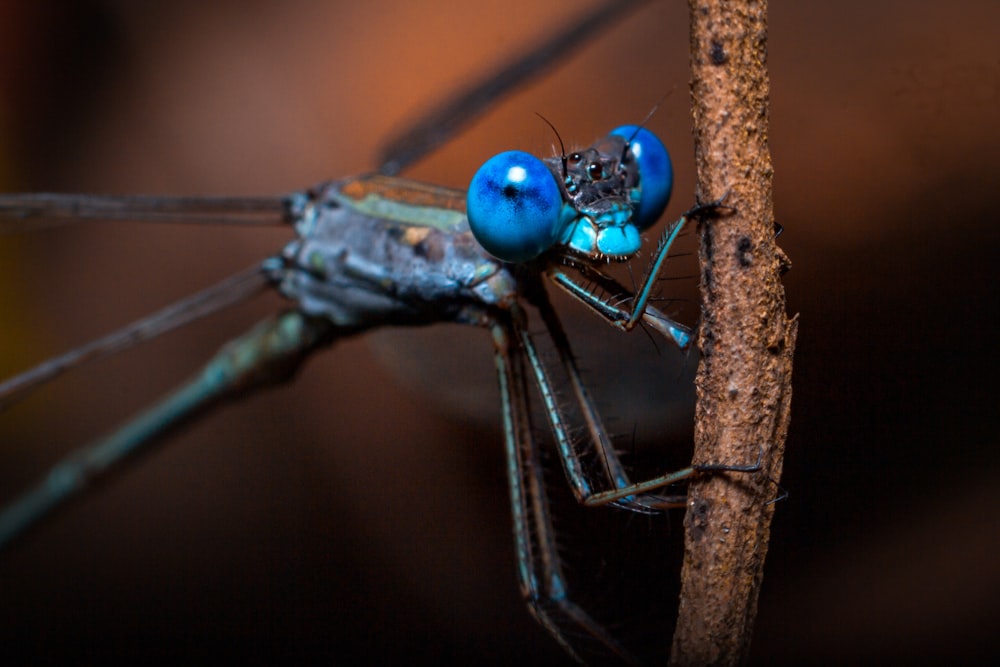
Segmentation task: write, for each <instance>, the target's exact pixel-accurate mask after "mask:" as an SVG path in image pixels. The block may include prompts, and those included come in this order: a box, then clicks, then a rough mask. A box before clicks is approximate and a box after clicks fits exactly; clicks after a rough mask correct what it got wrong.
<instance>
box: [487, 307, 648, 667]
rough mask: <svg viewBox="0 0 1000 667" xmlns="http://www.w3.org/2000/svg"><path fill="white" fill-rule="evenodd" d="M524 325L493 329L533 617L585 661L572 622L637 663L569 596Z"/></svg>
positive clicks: (521, 565)
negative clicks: (532, 400) (534, 428)
mask: <svg viewBox="0 0 1000 667" xmlns="http://www.w3.org/2000/svg"><path fill="white" fill-rule="evenodd" d="M522 328H523V327H522V326H520V325H518V324H515V323H513V322H511V321H510V320H506V319H505V320H503V321H499V320H498V321H495V322H494V323H493V325H492V327H491V332H492V335H493V344H494V349H495V355H494V358H495V361H496V368H497V378H498V380H499V384H500V397H501V403H502V408H503V423H504V445H505V450H506V456H507V477H508V482H509V486H510V500H511V513H512V515H513V519H514V544H515V551H516V555H517V566H518V580H519V582H520V588H521V594H522V595H523V596H524V599H525V601H526V602H527V604H528V608H529V609H530V611H531V613H532V615H534V616H535V618H536V619H538V621H539V623H541V625H542V626H543V627H545V628H546V629H547V630H548V631H549V632H550V633H551V634H552V636H553V637H555V639H556V640H557V641H558V642H559V643H560V644H561V645H562V646H563V648H565V649H566V651H567V652H568V653H569V654H570V655H571V656H573V657H574V658H575V659H576V660H578V661H581V662H582V660H581V658H580V655H579V654H578V652H577V650H576V649H575V648H574V646H573V645H572V643H571V641H570V637H569V636H568V635H567V633H566V632H564V631H563V629H562V628H564V627H567V626H569V627H572V628H575V630H576V631H577V632H583V633H584V635H585V636H587V637H589V638H590V639H591V640H594V641H596V642H599V643H600V644H602V645H603V646H605V647H607V648H608V649H609V650H611V651H612V652H613V653H614V654H615V655H616V656H618V657H619V658H620V659H622V660H625V661H626V662H632V663H634V662H635V660H634V658H633V657H632V656H631V655H630V654H629V653H628V652H627V651H626V650H625V649H624V648H622V646H621V645H620V644H619V643H618V642H617V641H616V640H615V639H614V638H613V637H612V636H611V634H610V633H609V632H608V631H607V630H605V629H604V628H603V627H602V626H601V625H600V624H599V623H597V621H595V620H594V619H593V618H591V616H590V615H589V614H587V613H586V612H585V611H584V610H583V609H581V608H580V607H579V606H578V605H576V604H575V603H574V602H573V601H572V600H571V599H570V598H569V593H568V591H567V587H566V583H565V578H564V576H563V572H562V567H561V565H560V558H559V553H558V548H557V545H556V539H555V534H554V531H553V528H552V518H551V515H550V512H549V507H548V500H547V498H546V495H545V481H544V479H543V475H542V467H541V461H540V458H539V452H538V446H537V443H536V442H535V439H534V437H533V435H532V432H531V417H530V411H529V406H528V402H527V381H526V378H525V376H524V357H523V355H522V350H521V348H520V344H519V340H523V339H521V338H520V336H519V335H518V334H519V333H520V330H521V329H522Z"/></svg>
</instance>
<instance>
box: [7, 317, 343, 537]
mask: <svg viewBox="0 0 1000 667" xmlns="http://www.w3.org/2000/svg"><path fill="white" fill-rule="evenodd" d="M335 333H336V331H335V329H334V328H333V325H332V324H331V323H330V322H328V321H326V320H322V319H317V318H312V317H308V316H306V315H303V314H302V313H300V312H298V311H288V312H286V313H284V314H282V315H281V316H279V317H276V318H272V319H269V320H266V321H264V322H262V323H261V324H259V325H257V326H256V327H255V328H253V329H252V330H251V331H249V332H248V333H246V334H245V335H244V336H242V337H240V338H238V339H236V340H234V341H231V342H230V343H228V344H227V345H226V346H225V347H223V348H222V349H221V350H220V351H219V352H218V353H217V354H216V355H215V357H213V358H212V359H211V360H210V361H209V362H208V363H207V364H206V365H205V366H204V367H203V368H202V370H201V372H200V373H199V374H197V375H196V376H195V377H194V378H192V379H191V380H190V381H188V382H187V383H186V384H184V385H182V386H181V387H179V388H178V389H176V390H175V391H174V392H173V393H171V394H170V395H168V396H167V397H165V398H164V399H162V400H161V401H160V402H159V403H157V404H155V405H154V406H153V407H151V408H150V409H148V410H147V411H145V412H143V413H142V414H140V415H139V416H137V417H135V418H134V419H132V420H131V421H129V422H127V423H126V424H125V425H123V426H122V427H121V428H119V429H118V430H117V431H115V432H114V433H112V434H111V435H109V436H107V437H106V438H104V439H101V440H99V441H97V442H95V443H93V444H91V445H90V446H87V447H83V448H80V449H78V450H76V451H74V452H72V453H71V454H70V455H69V456H67V457H66V458H65V459H63V461H62V462H60V463H59V464H57V465H55V466H54V467H53V468H52V469H51V470H50V471H49V473H48V475H47V476H46V478H45V479H44V480H43V481H42V482H41V483H40V484H39V485H38V486H37V487H36V488H35V489H33V490H31V491H29V492H28V493H25V494H24V495H22V496H21V497H20V498H18V499H16V500H15V501H14V502H13V503H11V504H9V505H8V506H7V507H6V508H5V509H4V510H3V511H2V513H0V548H3V547H4V546H6V545H7V544H8V543H9V542H10V541H11V540H12V539H14V538H15V537H16V536H17V535H19V534H20V533H22V532H23V531H25V530H26V529H28V528H31V527H32V526H34V525H35V524H36V523H38V522H39V521H40V520H41V519H43V518H45V517H46V516H47V515H48V514H50V513H51V512H52V511H54V510H55V509H57V508H58V507H60V506H61V505H63V504H64V503H65V502H66V501H68V500H70V499H71V498H73V497H75V496H77V495H79V494H81V493H83V492H84V491H85V490H86V489H87V488H88V487H89V486H90V485H91V484H92V483H93V482H95V481H97V480H98V479H99V478H101V477H102V476H104V475H105V474H106V473H108V472H109V471H110V470H111V469H112V468H114V467H116V466H117V465H119V464H121V463H122V462H124V461H125V460H127V459H130V458H132V457H134V456H135V455H136V454H138V453H140V452H142V451H144V450H146V449H148V446H149V445H151V444H153V443H154V442H156V441H158V440H160V439H161V438H162V437H163V436H164V435H166V434H167V433H168V432H169V431H171V430H172V429H174V428H177V427H178V426H180V425H182V424H184V423H186V422H188V421H190V420H192V419H194V418H195V417H197V416H199V415H201V414H203V413H204V412H205V411H206V410H207V409H208V408H209V407H211V406H213V405H214V404H216V403H218V402H220V401H222V400H224V399H228V398H234V397H236V396H239V395H242V394H244V393H246V392H249V391H253V390H256V389H260V388H263V387H266V386H268V385H272V384H277V383H280V382H283V381H285V380H287V379H288V378H290V377H291V376H292V374H293V373H294V372H295V370H296V369H297V368H298V367H299V365H300V364H301V363H302V361H303V360H304V359H305V358H306V357H307V356H308V355H309V354H310V353H311V352H313V351H314V350H316V349H317V348H319V347H322V346H324V345H327V344H329V343H330V342H331V341H332V340H333V337H334V335H335Z"/></svg>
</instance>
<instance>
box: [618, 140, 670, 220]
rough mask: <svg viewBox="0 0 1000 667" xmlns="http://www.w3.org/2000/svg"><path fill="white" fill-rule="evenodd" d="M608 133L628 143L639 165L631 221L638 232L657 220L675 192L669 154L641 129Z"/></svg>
mask: <svg viewBox="0 0 1000 667" xmlns="http://www.w3.org/2000/svg"><path fill="white" fill-rule="evenodd" d="M611 134H616V135H618V136H619V137H623V138H624V139H625V140H626V141H628V142H629V150H630V151H632V155H634V156H635V159H636V161H637V162H638V163H639V191H640V196H639V206H638V207H636V209H635V216H634V218H633V219H634V222H635V224H636V226H637V227H638V228H639V229H646V228H647V227H650V226H652V225H653V223H655V222H656V221H657V220H659V219H660V216H661V215H662V214H663V209H665V208H666V207H667V202H668V201H670V192H671V190H673V189H674V168H673V166H672V165H671V164H670V154H669V153H667V149H666V147H665V146H664V145H663V142H662V141H660V139H659V138H658V137H657V136H656V135H655V134H653V133H652V132H650V131H649V130H647V129H646V128H644V127H636V126H635V125H622V126H621V127H617V128H615V129H614V130H612V131H611Z"/></svg>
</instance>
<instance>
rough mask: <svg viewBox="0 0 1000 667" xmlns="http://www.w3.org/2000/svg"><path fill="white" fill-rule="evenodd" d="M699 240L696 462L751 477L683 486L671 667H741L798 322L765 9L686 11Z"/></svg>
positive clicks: (718, 1) (721, 5)
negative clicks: (781, 234) (778, 205)
mask: <svg viewBox="0 0 1000 667" xmlns="http://www.w3.org/2000/svg"><path fill="white" fill-rule="evenodd" d="M689 7H690V14H691V69H692V83H691V97H692V105H693V106H692V111H693V116H694V132H695V159H696V166H697V172H698V199H699V201H701V202H711V201H714V200H717V199H719V198H722V197H726V199H725V203H726V205H727V206H729V207H732V208H731V210H724V211H722V212H721V214H720V215H719V216H717V217H714V218H712V219H707V220H705V221H704V222H703V223H702V226H701V250H700V253H699V255H700V258H701V300H702V324H701V330H700V334H699V341H698V343H699V346H700V348H701V354H702V357H701V363H700V365H699V368H698V376H697V380H696V383H697V391H698V405H697V408H696V425H695V462H696V463H702V464H732V465H740V464H746V463H753V462H754V461H755V460H756V459H757V457H758V455H760V454H763V464H762V469H761V471H760V472H757V473H739V472H727V473H719V474H706V475H703V476H702V477H701V478H699V479H698V480H696V481H695V482H693V483H692V484H691V487H690V490H689V498H688V509H687V516H686V518H685V529H686V530H685V554H684V569H683V573H682V584H681V599H680V609H679V618H678V622H677V627H676V630H675V634H674V640H673V646H672V652H671V662H672V663H673V664H676V665H707V664H711V665H734V664H739V663H742V662H745V661H746V659H747V655H748V650H749V646H750V637H751V633H752V629H753V622H754V618H755V616H756V613H757V597H758V594H759V591H760V585H761V581H762V579H763V567H764V558H765V555H766V554H767V544H768V537H769V535H770V524H771V517H772V515H773V513H774V507H775V506H774V504H769V502H768V501H770V500H772V499H774V498H775V497H776V496H777V495H778V494H779V489H778V487H777V485H776V480H777V479H778V478H779V476H780V474H781V467H782V457H783V452H784V443H785V436H786V433H787V430H788V419H789V405H790V401H791V395H792V392H791V372H792V354H793V351H794V347H795V336H796V332H797V320H796V319H791V320H789V319H788V317H787V316H786V313H785V296H784V288H783V287H782V285H781V282H780V276H781V273H782V272H783V271H784V270H785V269H787V267H788V260H787V258H786V257H785V255H784V253H782V251H781V249H780V248H778V247H777V246H776V244H775V242H774V236H775V233H774V229H775V228H774V212H773V207H772V201H771V197H772V190H771V178H772V167H771V157H770V153H769V151H768V94H769V80H768V75H767V70H766V65H765V63H766V56H767V20H766V17H767V2H764V1H757V2H754V1H752V0H740V1H735V0H730V1H728V2H727V1H725V0H689Z"/></svg>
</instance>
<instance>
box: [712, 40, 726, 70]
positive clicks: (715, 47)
mask: <svg viewBox="0 0 1000 667" xmlns="http://www.w3.org/2000/svg"><path fill="white" fill-rule="evenodd" d="M708 55H709V57H710V58H711V59H712V64H713V65H724V64H726V61H727V60H729V56H728V55H726V49H725V47H723V46H722V43H721V42H719V41H717V40H714V39H713V40H712V44H711V45H710V46H709V48H708Z"/></svg>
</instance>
